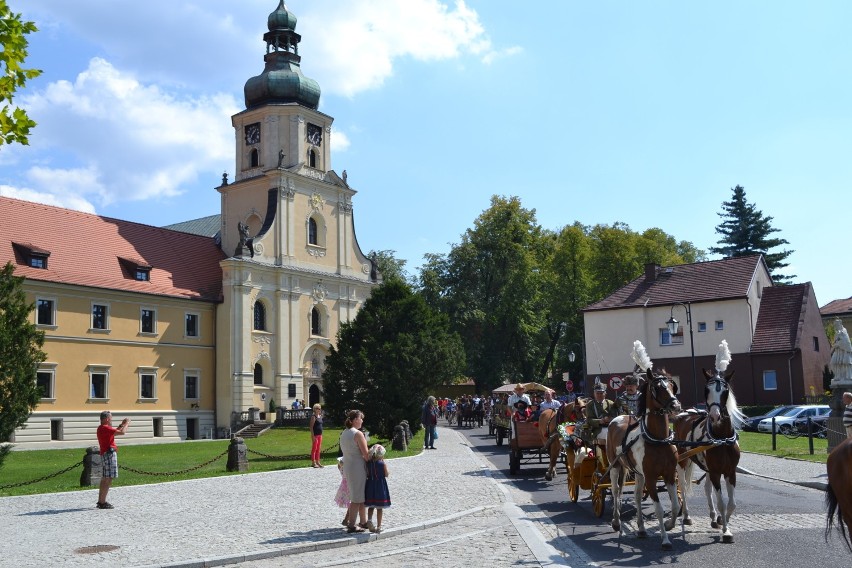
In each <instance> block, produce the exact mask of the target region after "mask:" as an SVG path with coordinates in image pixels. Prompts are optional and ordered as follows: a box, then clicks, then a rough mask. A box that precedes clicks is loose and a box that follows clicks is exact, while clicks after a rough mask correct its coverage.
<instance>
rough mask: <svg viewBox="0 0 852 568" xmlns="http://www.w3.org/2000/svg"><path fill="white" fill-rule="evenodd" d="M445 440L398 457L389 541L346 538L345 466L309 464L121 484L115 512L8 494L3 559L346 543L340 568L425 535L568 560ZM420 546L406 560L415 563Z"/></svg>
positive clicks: (93, 558) (173, 555) (0, 508)
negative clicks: (340, 497)
mask: <svg viewBox="0 0 852 568" xmlns="http://www.w3.org/2000/svg"><path fill="white" fill-rule="evenodd" d="M439 440H440V441H439V443H438V444H437V445H438V450H437V451H434V452H431V451H430V452H423V454H422V455H419V456H415V457H411V458H402V459H396V460H392V461H390V462H389V469H390V478H389V479H388V483H389V485H390V490H391V498H392V501H393V507H392V508H391V509H389V510H388V511H387V512H386V515H385V520H384V522H383V525H384V526H383V528H384V531H383V533H382V534H381V535H379V536H378V538H377V536H376V535H347V534H345V532H344V530H343V527H341V524H340V520H341V518H342V510H341V509H339V508H337V507H336V506H335V504H334V501H333V497H334V493H335V492H336V490H337V487H338V485H339V484H340V473H339V472H338V471H337V468H336V467H325V468H323V469H313V468H305V469H298V470H287V471H280V472H270V473H258V474H247V475H240V476H229V477H219V478H208V479H202V480H191V481H178V482H170V483H160V484H155V485H142V486H133V487H120V486H116V487H113V489H112V490H111V491H110V502H112V503H113V504H114V505H115V507H116V508H115V509H113V510H98V509H96V508H95V506H94V505H95V501H96V500H97V492H96V491H95V490H86V491H79V492H73V493H54V494H44V495H31V496H22V497H5V498H2V499H0V527H2V529H3V533H4V544H3V564H6V563H8V565H10V566H44V565H45V564H46V563H47V562H50V563H52V564H57V565H62V566H87V567H89V566H198V565H211V566H212V565H223V564H227V563H236V562H244V561H247V560H257V559H261V558H263V557H264V555H267V556H272V557H275V556H281V555H283V554H287V553H290V554H292V553H311V554H312V555H313V554H316V552H315V551H317V550H320V549H325V548H334V550H332V551H331V552H328V551H326V552H325V553H324V554H325V555H326V558H327V559H328V562H331V563H332V564H333V563H334V561H335V560H334V559H335V558H341V553H342V554H343V555H347V556H351V555H359V554H364V552H363V551H362V550H361V548H362V547H360V546H349V545H353V544H358V543H361V542H365V541H369V540H374V541H376V540H378V541H383V542H381V543H377V544H381V546H378V547H375V548H378V549H381V550H391V549H394V550H396V549H399V548H404V547H408V546H412V542H414V541H417V542H419V540H420V539H419V538H418V537H413V536H412V534H416V533H414V531H421V530H424V529H429V530H430V531H431V532H430V535H432V534H433V533H434V535H435V536H434V539H436V541H441V540H446V543H444V546H446V548H447V549H448V551H451V550H452V547H453V546H461V543H462V542H464V539H474V540H475V539H478V538H482V539H488V540H493V541H494V542H496V541H498V540H499V541H500V542H501V543H503V544H505V545H506V546H509V547H510V548H512V551H513V554H514V556H513V558H514V561H517V562H521V563H523V564H526V565H551V564H552V563H554V562H556V563H560V562H562V561H561V559H560V555H559V553H558V552H556V551H555V549H553V548H552V547H551V546H550V545H548V544H547V543H546V540H545V537H544V536H542V534H541V533H540V532H539V530H538V529H537V528H536V527H537V524H536V523H533V522H532V521H530V520H529V519H527V518H526V516H525V515H524V514H523V512H521V510H520V509H518V507H517V506H515V505H514V504H513V503H511V501H510V499H509V493H508V492H507V490H505V489H504V488H503V487H502V485H501V484H500V483H495V481H494V479H493V478H492V475H491V470H490V469H488V468H487V466H486V464H484V463H483V462H481V461H480V460H479V459H478V458H477V457H476V456H475V455H474V454H473V452H472V451H471V450H470V448H469V447H468V446H467V443H466V440H465V439H464V438H463V437H462V436H461V435H459V434H458V433H456V432H454V431H452V430H450V429H446V428H441V429H440V439H439ZM489 516H491V517H493V518H494V519H499V520H498V521H496V522H495V523H494V527H492V526H482V525H480V526H478V529H480V530H481V529H489V530H487V531H485V532H482V533H480V534H475V530H474V529H473V526H474V525H477V524H478V523H475V522H472V521H473V520H474V519H477V517H480V521H482V520H483V519H481V517H486V518H491V517H489ZM504 517H505V518H504ZM432 527H435V528H432ZM444 527H446V530H445V529H444ZM453 527H457V530H450V529H452V528H453ZM492 529H493V530H492ZM501 531H502V532H501ZM507 531H508V532H507ZM465 535H467V536H465ZM447 539H451V540H447ZM384 541H386V542H387V544H384ZM453 543H456V544H453ZM503 544H501V546H503ZM418 550H422V548H421V549H418V548H416V547H414V548H412V549H411V550H409V551H407V552H406V553H405V554H404V555H402V556H400V557H399V558H395V559H394V562H395V563H400V562H410V563H411V564H409V565H414V564H415V563H416V562H417V558H418V554H419V552H418ZM369 554H374V553H373V552H372V551H370V552H369ZM292 558H293V557H291V559H292ZM307 562H313V560H310V561H307ZM370 562H373V561H370ZM375 562H377V563H378V562H381V560H380V559H377V560H375ZM288 563H289V562H288Z"/></svg>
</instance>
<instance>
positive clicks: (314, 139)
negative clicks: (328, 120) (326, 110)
mask: <svg viewBox="0 0 852 568" xmlns="http://www.w3.org/2000/svg"><path fill="white" fill-rule="evenodd" d="M308 144H312V145H314V146H319V145H320V144H322V127H320V126H317V125H316V124H311V123H310V122H309V123H308Z"/></svg>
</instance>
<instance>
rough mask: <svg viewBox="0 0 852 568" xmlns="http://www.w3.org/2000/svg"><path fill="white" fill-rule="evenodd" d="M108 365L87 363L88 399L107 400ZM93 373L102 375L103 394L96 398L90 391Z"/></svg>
mask: <svg viewBox="0 0 852 568" xmlns="http://www.w3.org/2000/svg"><path fill="white" fill-rule="evenodd" d="M109 370H110V366H109V365H89V385H88V388H89V391H88V392H89V396H88V399H89V400H97V401H106V400H109ZM95 375H104V396H103V397H102V398H96V397H95V396H94V395H93V393H92V380H93V379H94V377H95Z"/></svg>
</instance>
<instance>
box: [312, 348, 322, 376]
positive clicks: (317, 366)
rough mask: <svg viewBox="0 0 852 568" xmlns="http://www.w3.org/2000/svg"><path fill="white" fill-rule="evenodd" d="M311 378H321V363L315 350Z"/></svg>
mask: <svg viewBox="0 0 852 568" xmlns="http://www.w3.org/2000/svg"><path fill="white" fill-rule="evenodd" d="M311 376H312V377H319V376H320V363H319V353H317V350H316V349H314V354H313V356H312V357H311Z"/></svg>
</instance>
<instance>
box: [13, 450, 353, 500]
mask: <svg viewBox="0 0 852 568" xmlns="http://www.w3.org/2000/svg"><path fill="white" fill-rule="evenodd" d="M339 447H340V444H339V443H337V444H333V445H331V446H329V447H327V448H326V449H324V450H322V451H321V453H323V454H328V453H330V452H332V451H333V450H335V449H337V448H339ZM228 451H229V450H225V451H224V452H222V453H221V454H219V455H218V456H216V457H214V458H211V459H209V460H207V461H206V462H204V463H200V464H198V465H196V466H193V467H189V468H186V469H181V470H178V471H144V470H141V469H136V468H133V467H130V466H128V465H126V464H124V463H122V464H121V469H123V470H127V471H130V472H133V473H136V474H139V475H148V476H151V477H175V476H178V475H184V474H186V473H190V472H193V471H197V470H199V469H201V468H203V467H205V466H208V465H210V464H212V463H213V462H215V461H217V460H220V459H222V458H223V457H225V456H226V455H228ZM246 451H247V452H248V453H250V454H255V455H258V456H262V457H264V458H267V459H272V460H281V461H299V460H308V459H310V458H311V456H310V455H309V454H298V455H286V456H274V455H270V454H265V453H263V452H258V451H256V450H252V449H250V448H248V447H246ZM84 465H85V459H83V460H80V461H78V462H76V463H74V464H72V465H70V466H68V467H66V468H65V469H61V470H59V471H57V472H55V473H51V474H48V475H44V476H42V477H39V478H38V479H31V480H29V481H21V482H19V483H10V484H8V485H0V490H3V489H14V488H16V487H24V486H26V485H35V484H36V483H41V482H42V481H47V480H48V479H52V478H54V477H58V476H60V475H62V474H63V473H67V472H69V471H71V470H72V469H75V468H77V467H80V466H84Z"/></svg>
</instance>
